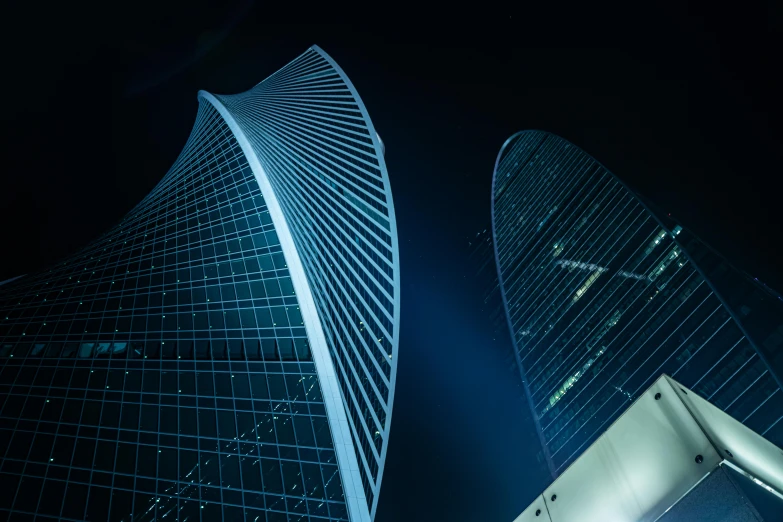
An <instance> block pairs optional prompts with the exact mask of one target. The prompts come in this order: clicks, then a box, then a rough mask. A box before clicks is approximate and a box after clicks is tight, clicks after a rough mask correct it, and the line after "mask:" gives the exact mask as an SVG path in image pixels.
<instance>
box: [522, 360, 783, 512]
mask: <svg viewBox="0 0 783 522" xmlns="http://www.w3.org/2000/svg"><path fill="white" fill-rule="evenodd" d="M781 513H783V451H781V449H780V448H778V447H776V446H775V445H774V444H772V443H771V442H769V441H768V440H766V439H764V438H763V437H761V436H759V435H758V434H756V433H754V432H753V431H752V430H750V429H749V428H747V427H746V426H744V425H743V424H742V423H740V422H737V421H736V420H735V419H733V418H731V417H730V416H729V415H727V414H726V413H724V412H722V411H721V410H720V409H718V408H716V407H715V406H713V405H711V404H710V403H709V402H707V401H705V400H704V399H703V398H701V397H699V396H698V395H696V394H695V393H693V392H692V391H691V390H688V389H686V388H684V387H683V386H682V385H681V384H679V383H678V382H676V381H674V380H673V379H671V378H670V377H668V376H666V375H663V376H661V377H660V378H659V379H658V380H657V381H655V382H654V383H653V385H652V386H650V388H649V389H647V390H646V391H645V392H644V393H642V394H641V395H640V396H639V398H638V399H636V401H635V402H634V404H633V405H632V406H631V407H629V408H628V409H627V410H626V411H625V413H623V415H621V416H620V417H619V418H618V419H617V420H616V421H615V422H614V424H612V426H611V427H609V429H608V430H606V432H605V433H604V434H603V435H601V437H599V438H598V439H597V440H596V441H595V442H594V443H593V444H592V445H591V446H590V447H589V448H588V449H587V450H585V451H584V453H582V455H581V456H580V457H579V458H578V459H576V460H575V461H574V463H573V464H571V466H569V467H568V469H567V470H565V472H563V473H562V474H561V475H560V476H559V477H558V478H557V479H556V480H555V481H554V483H553V484H552V485H551V486H549V487H548V488H546V490H545V491H544V492H543V493H542V494H541V495H540V496H539V497H538V498H536V500H535V501H533V503H531V504H530V506H528V507H527V509H525V511H523V512H522V514H521V515H519V516H518V517H517V518H516V519H515V522H542V521H545V522H577V521H578V522H605V521H607V520H611V521H612V522H653V521H655V520H660V521H662V522H739V521H742V522H745V521H747V522H761V521H766V522H774V521H776V520H780V515H781Z"/></svg>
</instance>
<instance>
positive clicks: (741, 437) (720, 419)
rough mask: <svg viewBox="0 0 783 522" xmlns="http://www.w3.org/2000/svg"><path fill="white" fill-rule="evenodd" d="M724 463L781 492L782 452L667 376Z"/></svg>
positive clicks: (782, 481) (782, 478)
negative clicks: (723, 459) (724, 460)
mask: <svg viewBox="0 0 783 522" xmlns="http://www.w3.org/2000/svg"><path fill="white" fill-rule="evenodd" d="M666 378H667V379H668V381H669V383H670V384H671V385H672V386H673V387H674V389H675V391H676V393H677V394H678V396H679V397H680V400H681V401H682V402H683V403H684V404H685V405H686V406H687V408H688V409H689V410H690V413H691V414H692V415H693V417H694V418H695V420H696V422H698V423H699V424H700V425H701V428H702V429H703V430H704V432H705V434H706V436H707V437H708V438H709V439H710V440H711V441H712V443H713V444H714V445H715V447H716V448H717V450H718V451H720V453H721V454H722V455H723V457H724V458H725V459H726V461H727V462H728V463H729V464H730V465H731V466H732V467H734V468H738V469H739V470H741V471H742V472H744V473H745V474H746V475H749V476H750V477H751V479H756V481H757V483H758V482H761V483H762V484H760V485H761V486H762V487H765V488H766V489H768V490H769V491H773V490H776V491H777V493H778V494H780V493H781V492H783V450H781V449H780V448H778V447H777V446H775V445H774V444H772V443H771V442H769V441H768V440H767V439H765V438H764V437H762V436H761V435H759V434H758V433H756V432H754V431H753V430H751V429H750V428H748V427H747V426H745V425H744V424H742V423H741V422H739V421H737V420H736V419H734V418H733V417H731V416H730V415H728V414H726V413H724V412H723V411H721V410H720V409H718V408H717V407H715V406H713V405H712V404H710V403H709V402H707V401H706V400H704V399H702V398H701V397H699V396H698V395H696V394H695V393H693V392H691V391H689V390H687V389H686V388H684V387H683V386H680V385H679V384H678V383H677V381H675V380H674V379H672V378H671V377H668V376H667V377H666Z"/></svg>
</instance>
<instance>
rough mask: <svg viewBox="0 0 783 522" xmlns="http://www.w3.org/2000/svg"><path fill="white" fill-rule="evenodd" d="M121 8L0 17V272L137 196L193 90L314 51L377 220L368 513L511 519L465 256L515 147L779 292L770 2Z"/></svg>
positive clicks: (244, 83) (187, 119)
mask: <svg viewBox="0 0 783 522" xmlns="http://www.w3.org/2000/svg"><path fill="white" fill-rule="evenodd" d="M517 4H519V3H518V2H517ZM633 4H636V3H633ZM133 5H134V7H133V8H132V9H131V8H126V10H125V11H120V10H119V8H109V7H102V8H95V9H91V8H87V7H85V6H82V7H80V8H74V7H73V6H72V5H61V4H51V5H46V4H45V3H44V4H41V3H37V4H33V5H27V6H21V5H20V6H16V7H11V8H9V10H7V11H6V13H5V18H6V21H7V24H9V27H8V30H6V31H5V32H3V34H2V36H0V38H2V41H0V44H2V48H3V49H4V50H5V53H4V63H3V71H4V75H3V76H4V80H3V82H1V83H0V89H2V95H3V100H4V107H3V111H2V135H1V139H2V144H3V145H2V156H3V158H2V159H3V161H2V165H3V167H2V171H1V172H2V184H0V223H3V238H2V248H1V249H0V252H1V253H2V256H0V257H2V266H0V280H3V279H5V278H6V277H13V276H16V275H19V274H23V273H30V272H34V271H36V270H39V269H42V268H44V267H45V266H47V265H48V264H51V263H53V262H56V261H57V260H59V259H61V258H63V257H64V256H67V255H69V254H71V253H74V252H75V251H76V250H78V249H79V248H80V247H82V246H84V245H85V244H86V243H88V242H89V241H90V240H91V239H93V238H95V237H96V236H98V235H99V234H100V233H102V232H104V231H106V230H107V229H108V228H109V227H111V226H112V225H113V224H115V223H117V222H118V221H119V220H120V219H121V218H122V216H123V215H124V214H125V213H126V212H127V211H128V210H130V209H131V208H132V207H133V206H134V205H135V204H136V203H137V202H139V201H140V200H141V199H142V198H143V197H144V196H145V195H146V194H147V193H148V192H149V191H150V189H151V188H152V187H153V186H154V185H155V184H156V183H157V182H158V181H159V180H160V179H161V178H162V176H163V175H164V174H165V172H166V170H167V169H168V167H169V166H170V165H171V163H172V162H173V161H174V159H175V158H176V156H177V154H178V153H179V151H180V150H181V147H182V146H183V144H184V143H185V140H186V138H187V136H188V133H189V131H190V127H191V126H192V124H193V121H194V118H195V114H196V93H197V91H198V89H206V90H208V91H211V92H215V93H235V92H240V91H243V90H246V89H248V88H250V87H251V86H253V85H254V84H255V83H257V82H258V81H260V80H262V79H263V78H265V77H266V76H268V75H269V74H270V73H272V72H274V71H275V70H276V69H278V68H279V67H281V66H282V65H284V64H285V63H287V62H288V61H290V60H291V59H293V58H294V57H296V56H297V55H298V54H300V53H301V52H303V51H304V50H305V49H306V48H307V47H308V46H310V45H312V44H318V45H319V46H321V47H322V48H323V49H324V50H325V51H326V52H327V53H329V54H330V55H331V56H332V57H333V58H334V59H335V60H336V61H337V62H338V63H339V64H340V65H341V66H342V68H343V69H344V70H345V72H346V73H347V74H348V76H349V77H350V78H351V80H352V81H353V83H354V85H355V86H356V88H357V90H358V91H359V93H360V95H361V96H362V98H363V100H364V102H365V104H366V105H367V108H368V111H369V113H370V115H371V117H372V119H373V122H374V124H375V126H376V128H377V130H378V131H379V133H380V134H381V136H382V138H383V140H384V142H385V144H386V150H387V154H386V160H387V165H388V169H389V173H390V178H391V183H392V191H393V196H394V204H395V208H396V212H397V220H398V232H399V239H400V253H401V266H402V288H403V293H402V300H403V302H402V334H401V345H400V360H399V364H400V367H399V374H398V381H397V382H398V384H397V396H396V399H395V405H394V415H393V416H394V419H393V422H392V434H391V439H390V441H391V442H390V450H389V456H388V463H387V471H386V475H385V478H384V483H383V490H382V494H381V500H380V507H379V512H378V516H377V518H376V520H378V522H389V521H395V520H415V521H418V520H451V521H469V520H470V521H474V520H498V521H503V520H506V521H510V520H512V519H513V518H514V516H516V514H518V513H519V512H520V511H521V510H522V509H523V508H524V507H525V506H526V505H527V503H528V502H529V501H530V499H531V497H532V496H533V495H535V494H536V493H537V492H538V490H539V489H540V482H539V480H540V478H539V477H537V475H536V472H535V471H534V468H535V467H536V464H535V459H534V454H535V450H536V448H535V444H536V439H535V435H534V434H533V433H532V432H531V429H532V428H531V424H530V420H529V418H528V417H527V415H526V413H525V407H524V403H523V401H522V397H521V396H522V391H521V388H520V386H519V383H518V378H517V376H516V375H515V374H514V373H513V372H511V371H509V369H508V368H507V365H506V364H505V360H504V355H505V350H506V348H507V346H508V339H507V338H503V339H496V340H493V336H492V326H491V324H490V321H489V318H488V317H487V315H486V313H484V312H482V310H481V303H480V297H481V294H482V291H483V290H484V288H483V285H484V284H485V282H483V281H475V280H472V279H471V278H470V275H471V274H472V272H471V270H472V269H471V265H470V263H469V262H468V261H467V252H468V247H467V239H468V237H469V236H472V235H474V234H475V233H476V232H478V231H480V230H481V229H483V228H484V227H486V226H488V225H489V222H490V216H489V198H490V184H491V175H492V168H493V165H494V160H495V156H496V154H497V152H498V150H499V148H500V146H501V145H502V143H503V142H504V141H505V139H506V138H507V137H508V136H509V135H511V134H512V133H514V132H516V131H518V130H523V129H530V128H535V129H543V130H548V131H551V132H554V133H556V134H559V135H561V136H563V137H564V138H566V139H568V140H570V141H572V142H573V143H575V144H577V145H578V146H580V147H582V148H583V149H585V150H586V151H587V152H588V153H590V154H591V155H593V156H594V157H595V158H597V159H598V160H599V161H601V162H602V163H603V164H604V165H606V166H607V167H608V168H609V169H610V170H612V171H613V172H615V173H616V174H617V175H619V176H620V177H621V178H622V179H624V180H625V181H626V182H627V183H629V184H630V185H631V186H632V187H633V188H634V189H636V190H637V191H639V192H641V193H643V194H645V195H647V196H648V197H649V198H650V199H652V200H653V201H655V202H656V203H657V204H658V205H659V206H660V207H661V208H663V209H665V210H666V211H667V212H671V213H672V215H673V216H674V217H676V218H678V219H679V220H680V221H681V222H682V223H683V224H684V225H685V226H689V227H690V228H692V229H694V230H695V231H696V232H697V233H698V234H700V235H701V236H702V237H703V238H704V239H705V240H706V241H707V242H709V243H711V244H713V246H715V247H716V248H717V249H719V250H721V251H723V252H724V254H726V255H727V256H728V257H729V259H730V260H732V261H733V262H734V263H735V264H737V265H738V266H740V267H741V268H743V269H745V270H747V271H748V272H750V273H751V274H752V275H754V276H757V277H759V278H761V279H762V280H764V281H766V282H767V283H768V284H770V286H773V287H775V288H777V289H778V290H783V275H782V274H781V270H780V269H779V263H778V261H777V260H778V258H779V257H778V255H777V252H778V251H779V250H780V247H779V245H778V243H779V242H780V240H781V233H780V230H781V225H783V220H781V217H780V208H781V206H780V194H781V192H780V189H779V187H780V186H781V181H780V180H779V178H780V174H781V159H782V158H781V155H783V154H782V152H781V151H782V150H783V149H781V128H780V124H779V121H780V116H781V101H780V95H779V93H780V92H783V85H782V84H781V83H782V82H781V80H780V78H779V76H780V75H779V66H780V59H779V55H778V54H777V51H776V49H778V48H783V45H781V38H780V36H781V23H782V22H783V16H781V9H780V7H779V6H778V4H774V3H769V4H768V5H767V4H765V3H763V2H754V1H749V2H742V4H741V5H739V4H734V5H732V6H731V8H730V9H729V7H725V8H724V7H718V6H717V5H714V4H711V5H710V6H709V9H707V6H702V5H696V4H694V3H688V2H685V1H681V2H676V3H672V4H671V5H666V6H663V5H662V4H661V5H659V6H657V7H650V6H647V7H644V8H642V7H628V6H624V7H621V6H620V5H617V6H606V7H602V8H600V9H598V8H595V7H594V6H591V7H589V8H587V7H580V8H575V7H572V6H571V5H569V4H568V2H565V3H563V2H560V3H552V4H551V5H548V6H543V7H542V6H517V7H516V8H515V9H514V10H505V11H504V10H497V9H496V8H493V11H492V12H491V13H489V10H490V9H489V6H487V7H485V8H484V9H485V11H487V12H481V11H482V10H481V8H479V7H477V6H473V7H472V8H473V9H474V11H470V12H463V13H462V14H460V15H459V17H457V11H458V10H457V8H456V7H455V6H451V7H450V8H449V9H448V11H447V12H446V11H441V12H440V13H427V18H428V20H427V21H424V20H423V18H422V17H423V16H424V14H423V13H420V12H404V13H401V12H399V11H400V10H401V9H402V7H401V6H395V5H392V4H388V3H387V4H386V5H380V4H379V5H376V6H375V8H376V9H378V8H384V9H386V10H387V12H384V13H375V12H369V11H368V12H367V13H366V16H365V18H364V20H361V19H358V18H356V19H352V18H350V17H348V18H343V19H342V22H343V23H342V24H341V25H329V24H325V23H324V24H321V25H290V24H285V25H281V24H274V23H273V22H274V21H276V20H287V21H292V20H302V17H303V16H304V15H303V13H304V12H305V11H306V9H305V7H304V6H298V7H297V6H295V7H296V8H295V9H294V10H293V11H292V12H291V13H285V14H282V13H275V12H272V11H271V10H270V9H269V8H268V6H265V5H254V4H253V3H252V2H245V3H242V2H236V1H229V0H226V1H224V2H217V3H215V4H204V3H199V2H187V3H186V2H169V3H166V4H165V5H163V3H158V4H147V5H145V4H137V3H135V4H133ZM74 9H76V10H74ZM420 9H421V7H420ZM365 10H366V9H365ZM430 14H436V15H437V16H434V17H432V18H430V17H429V16H430ZM329 18H332V19H335V20H336V18H337V17H336V16H335V15H334V14H332V17H326V16H324V17H323V18H321V19H320V20H319V19H318V18H316V17H315V15H313V17H312V18H311V20H309V21H310V22H315V21H321V22H324V21H326V20H329ZM392 18H397V20H395V21H392ZM414 18H417V19H419V20H420V21H419V22H418V23H417V24H415V25H414V24H413V23H412V21H411V20H412V19H414ZM458 18H459V20H458ZM329 21H331V20H329ZM348 21H350V23H348Z"/></svg>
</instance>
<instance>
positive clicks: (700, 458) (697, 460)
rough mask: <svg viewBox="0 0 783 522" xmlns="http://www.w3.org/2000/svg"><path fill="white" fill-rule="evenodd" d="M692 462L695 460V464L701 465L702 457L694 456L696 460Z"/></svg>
mask: <svg viewBox="0 0 783 522" xmlns="http://www.w3.org/2000/svg"><path fill="white" fill-rule="evenodd" d="M694 460H696V464H701V463H702V462H704V457H702V456H701V455H696V459H694Z"/></svg>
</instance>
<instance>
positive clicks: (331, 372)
mask: <svg viewBox="0 0 783 522" xmlns="http://www.w3.org/2000/svg"><path fill="white" fill-rule="evenodd" d="M198 98H199V100H202V99H203V100H206V101H207V102H209V103H210V104H212V106H213V107H214V108H215V109H217V111H218V112H219V113H220V115H221V116H222V117H223V120H224V121H225V122H226V124H227V125H228V127H229V129H231V132H232V133H233V134H234V137H235V138H236V139H237V142H238V143H239V146H240V147H241V148H242V152H243V153H244V154H245V158H247V161H248V164H249V165H250V169H251V170H252V171H253V174H254V175H255V178H256V181H257V182H258V185H259V187H261V194H262V195H263V197H264V200H265V202H266V206H267V209H268V210H269V216H270V217H271V218H272V223H273V225H274V227H275V231H276V232H277V237H278V239H279V240H280V246H281V247H282V249H283V255H284V256H285V260H286V263H287V264H288V271H289V272H290V274H291V282H292V283H293V286H294V291H295V292H296V296H297V299H298V300H299V307H300V309H301V312H302V319H303V321H304V324H305V329H306V331H307V337H308V339H309V340H310V349H311V351H312V354H313V362H314V363H315V370H316V373H317V374H318V380H319V381H320V384H321V390H322V392H323V397H324V404H325V406H326V415H327V418H328V420H329V427H330V428H331V431H332V439H333V442H334V449H335V452H336V454H337V467H338V469H339V470H340V477H341V479H342V483H343V491H344V492H345V500H346V504H347V505H348V514H349V518H350V520H351V521H352V522H371V520H372V519H371V518H370V511H369V509H368V507H367V499H366V498H365V496H364V488H363V487H362V480H361V476H360V475H359V464H358V460H357V456H356V449H355V448H354V445H353V440H352V438H351V436H350V427H349V426H348V417H347V414H346V411H345V408H344V406H343V403H342V393H341V391H340V386H339V383H338V382H337V375H336V373H335V369H334V362H333V361H332V357H331V355H330V354H329V348H328V346H327V344H326V337H325V336H324V330H323V326H322V324H321V320H320V318H319V317H318V310H317V308H316V307H315V300H314V299H313V294H312V292H311V290H310V285H309V284H308V282H307V277H306V276H305V273H304V268H303V266H302V261H301V259H300V258H299V252H297V250H296V246H295V245H294V240H293V237H292V236H291V231H290V229H289V228H288V223H287V222H286V219H285V216H284V214H283V211H282V209H281V208H280V203H279V202H278V201H277V197H276V196H275V193H274V190H273V189H272V185H271V184H270V183H269V178H268V177H267V175H266V171H265V170H264V168H263V167H262V166H261V163H260V162H259V161H258V157H257V156H256V154H255V152H254V151H253V147H252V146H251V145H250V142H249V141H248V139H247V137H246V136H245V133H244V132H243V131H242V129H241V127H240V126H239V124H238V123H237V122H236V120H234V117H233V116H232V115H231V113H230V112H229V111H228V109H226V108H225V107H224V106H223V104H222V103H220V101H218V100H217V98H215V97H214V96H212V95H211V94H210V93H208V92H206V91H199V93H198Z"/></svg>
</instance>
